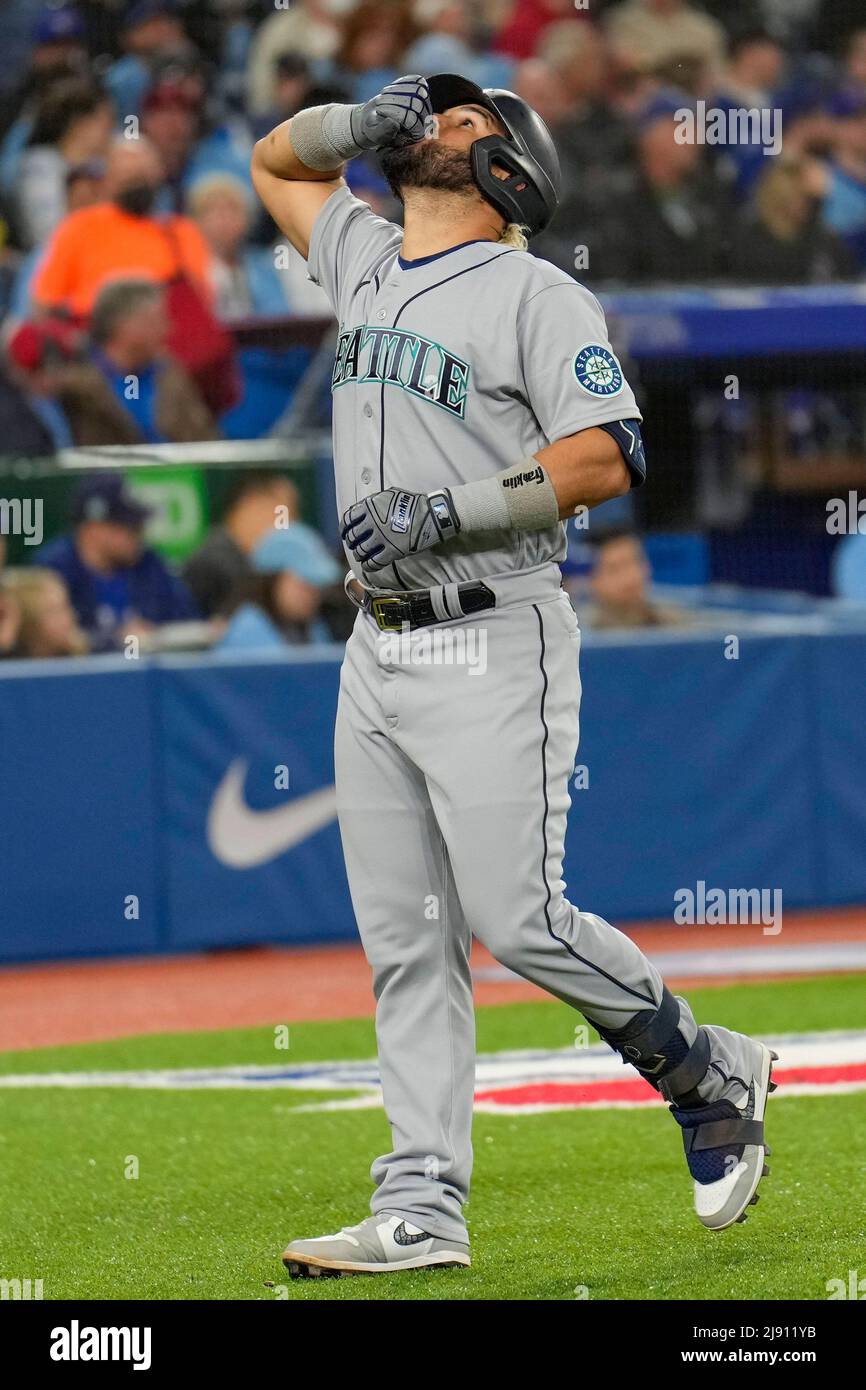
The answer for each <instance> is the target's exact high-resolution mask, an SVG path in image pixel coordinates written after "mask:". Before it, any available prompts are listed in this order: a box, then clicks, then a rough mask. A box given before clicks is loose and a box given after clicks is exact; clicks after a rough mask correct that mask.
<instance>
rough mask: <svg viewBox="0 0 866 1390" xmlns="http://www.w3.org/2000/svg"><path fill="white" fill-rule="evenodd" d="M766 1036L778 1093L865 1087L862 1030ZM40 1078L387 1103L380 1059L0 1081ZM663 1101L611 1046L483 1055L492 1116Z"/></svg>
mask: <svg viewBox="0 0 866 1390" xmlns="http://www.w3.org/2000/svg"><path fill="white" fill-rule="evenodd" d="M763 1041H765V1042H766V1043H767V1044H768V1046H770V1047H772V1049H773V1051H774V1052H778V1053H779V1058H780V1060H779V1062H778V1063H777V1065H776V1067H775V1068H774V1070H773V1077H774V1079H775V1080H776V1081H778V1082H779V1087H780V1089H779V1091H778V1092H777V1097H784V1096H802V1095H841V1094H848V1093H851V1092H853V1091H866V1031H864V1032H851V1033H848V1032H846V1033H808V1034H794V1035H782V1036H778V1037H774V1038H765V1039H763ZM43 1086H53V1087H62V1088H65V1089H77V1088H89V1087H93V1086H100V1087H106V1086H108V1087H124V1088H133V1089H137V1090H171V1091H178V1090H180V1091H193V1090H236V1089H240V1090H288V1091H295V1092H298V1093H303V1092H305V1091H310V1092H314V1093H317V1094H316V1099H315V1101H312V1102H311V1103H309V1104H306V1103H304V1102H303V1101H301V1103H300V1104H299V1105H297V1106H296V1107H295V1109H297V1110H298V1111H299V1112H304V1111H307V1112H309V1111H325V1110H367V1109H378V1108H379V1107H381V1105H382V1088H381V1083H380V1079H379V1067H378V1063H377V1062H376V1061H374V1060H367V1061H360V1062H304V1063H299V1064H298V1065H296V1066H273V1065H272V1066H267V1067H265V1066H243V1065H238V1066H231V1067H201V1068H189V1069H175V1070H159V1071H116V1072H97V1071H91V1072H37V1073H31V1074H29V1075H6V1076H0V1088H18V1087H21V1088H32V1087H43ZM322 1092H332V1093H334V1095H333V1099H326V1100H322V1099H321V1093H322ZM347 1092H348V1093H350V1094H347ZM299 1098H300V1097H299ZM663 1104H664V1102H663V1101H662V1100H661V1099H660V1097H659V1096H658V1094H657V1093H656V1092H655V1091H654V1090H653V1089H652V1087H651V1086H650V1085H649V1084H648V1083H647V1082H646V1081H644V1080H643V1078H642V1077H640V1076H638V1074H637V1073H636V1072H630V1071H629V1070H626V1069H624V1068H623V1066H622V1063H621V1061H620V1059H619V1057H618V1055H616V1054H615V1053H613V1052H611V1051H610V1049H609V1048H607V1047H605V1046H600V1045H595V1046H593V1047H581V1048H574V1047H570V1048H563V1049H557V1050H550V1051H526V1052H496V1053H489V1054H487V1055H486V1056H482V1057H479V1058H478V1065H477V1070H476V1087H475V1109H476V1110H477V1111H480V1112H485V1113H487V1114H491V1115H534V1114H543V1113H545V1112H548V1111H552V1110H575V1109H583V1108H590V1109H631V1108H634V1107H636V1106H646V1105H656V1106H661V1105H663Z"/></svg>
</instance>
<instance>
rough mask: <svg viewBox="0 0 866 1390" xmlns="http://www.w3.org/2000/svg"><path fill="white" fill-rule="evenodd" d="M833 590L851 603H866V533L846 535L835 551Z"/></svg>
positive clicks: (837, 595) (832, 568)
mask: <svg viewBox="0 0 866 1390" xmlns="http://www.w3.org/2000/svg"><path fill="white" fill-rule="evenodd" d="M831 574H832V580H833V592H834V594H835V595H836V597H837V598H844V599H847V600H848V602H849V603H862V604H866V535H861V534H860V533H857V534H855V535H852V536H844V537H843V538H842V540H840V542H839V544H838V545H837V546H836V549H835V550H834V551H833V561H832V566H831Z"/></svg>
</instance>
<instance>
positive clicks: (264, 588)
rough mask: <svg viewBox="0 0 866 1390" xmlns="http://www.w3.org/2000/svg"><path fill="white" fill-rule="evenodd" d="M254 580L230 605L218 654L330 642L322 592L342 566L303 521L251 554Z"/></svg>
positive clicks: (273, 535) (276, 534)
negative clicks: (321, 616)
mask: <svg viewBox="0 0 866 1390" xmlns="http://www.w3.org/2000/svg"><path fill="white" fill-rule="evenodd" d="M252 568H253V577H252V578H251V579H248V580H247V581H246V582H245V583H244V584H243V585H242V586H241V589H240V591H239V593H238V594H237V596H236V598H235V600H234V603H233V605H232V606H231V616H230V618H229V624H228V627H227V628H226V631H225V633H224V635H223V637H222V639H221V641H220V642H219V643H218V644H217V648H216V649H217V650H218V651H251V650H261V649H263V648H279V647H282V646H285V645H286V644H291V645H296V644H298V643H304V642H329V641H330V640H331V636H330V633H329V631H328V628H327V626H326V625H325V624H324V623H323V622H322V621H321V619H319V617H318V613H319V608H320V605H321V594H322V590H323V588H325V587H326V586H327V585H329V584H333V583H334V582H335V580H336V579H337V576H338V574H339V568H338V566H337V562H336V560H335V559H334V557H333V556H332V555H331V554H330V552H329V551H328V549H327V547H326V546H325V543H324V541H323V540H322V538H321V536H319V534H318V533H317V532H316V531H314V530H313V529H312V527H310V526H305V525H304V523H303V522H302V521H294V522H292V523H291V525H290V526H288V527H286V529H285V530H281V531H271V532H270V533H269V534H268V535H267V536H265V537H264V538H263V539H262V540H261V541H260V542H259V544H258V545H257V546H256V548H255V550H254V551H253V554H252Z"/></svg>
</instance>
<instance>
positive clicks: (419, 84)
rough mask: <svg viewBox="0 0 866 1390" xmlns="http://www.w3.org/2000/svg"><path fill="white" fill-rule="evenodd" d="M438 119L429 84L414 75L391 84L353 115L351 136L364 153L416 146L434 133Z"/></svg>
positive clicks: (353, 109)
mask: <svg viewBox="0 0 866 1390" xmlns="http://www.w3.org/2000/svg"><path fill="white" fill-rule="evenodd" d="M434 124H435V117H434V115H433V108H432V105H431V102H430V93H429V91H428V89H427V81H426V79H425V78H423V77H419V76H417V75H412V76H409V77H398V78H397V81H396V82H389V84H388V86H387V87H383V89H382V91H381V92H379V94H378V96H375V97H372V98H371V99H370V101H367V102H365V103H364V105H363V106H361V105H359V106H354V107H353V108H352V114H351V125H352V137H353V139H354V140H355V142H356V143H357V145H358V146H359V148H360V149H362V150H387V149H394V148H396V147H398V146H400V145H416V144H417V143H418V141H419V140H423V139H424V136H425V135H430V134H432V132H433V128H434Z"/></svg>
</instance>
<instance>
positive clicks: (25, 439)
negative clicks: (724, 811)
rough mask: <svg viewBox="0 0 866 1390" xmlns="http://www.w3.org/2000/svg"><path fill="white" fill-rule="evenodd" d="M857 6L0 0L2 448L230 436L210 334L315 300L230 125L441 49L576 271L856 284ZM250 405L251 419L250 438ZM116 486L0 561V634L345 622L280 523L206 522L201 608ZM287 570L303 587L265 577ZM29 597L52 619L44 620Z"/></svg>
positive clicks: (861, 223) (865, 251)
mask: <svg viewBox="0 0 866 1390" xmlns="http://www.w3.org/2000/svg"><path fill="white" fill-rule="evenodd" d="M858 9H861V7H858V5H856V4H853V3H850V0H590V3H583V0H517V2H516V3H515V0H293V3H289V2H288V0H78V3H74V4H71V3H57V4H54V5H48V6H46V5H45V4H44V3H37V0H5V3H4V15H3V30H4V45H5V56H6V62H5V63H4V65H3V69H2V71H0V242H2V245H0V331H2V339H0V341H2V347H0V432H2V438H3V440H4V450H5V451H7V452H9V453H14V454H17V455H24V456H35V455H38V454H45V453H50V452H53V451H54V450H55V449H57V448H59V447H64V446H69V445H98V444H117V445H128V444H135V443H164V442H177V443H185V442H189V441H192V440H201V439H213V438H217V437H220V436H221V435H229V436H231V435H233V434H234V436H235V437H238V432H240V433H241V434H242V435H248V434H250V433H252V432H253V431H252V430H251V429H250V415H249V411H247V414H246V415H244V414H243V413H241V416H240V417H239V418H240V420H241V422H242V423H237V419H236V415H235V414H234V413H233V412H236V411H237V410H238V408H239V404H242V402H243V400H244V397H246V398H247V400H248V401H249V400H250V399H253V388H252V384H251V383H252V377H251V375H250V373H251V372H252V371H253V369H254V367H255V360H253V359H251V358H246V357H245V356H244V353H243V351H239V350H238V348H237V346H236V342H235V339H234V336H233V333H232V329H233V327H236V326H237V325H238V323H239V322H243V321H248V320H251V319H254V320H255V319H259V320H267V319H285V318H286V317H287V316H294V317H298V318H304V317H309V316H321V315H328V314H329V312H330V311H329V308H328V305H327V303H326V301H325V299H324V296H323V293H322V291H321V290H320V289H319V288H318V287H317V286H315V285H314V284H312V282H310V281H309V279H308V278H307V275H306V268H305V265H304V263H303V261H302V260H301V258H300V257H299V256H298V255H297V253H296V252H295V251H294V250H293V249H292V248H291V247H289V246H288V245H287V243H286V241H285V238H283V237H282V236H281V235H280V234H279V231H278V229H277V228H275V226H274V225H273V224H272V223H271V222H270V220H269V219H268V217H267V215H266V214H265V213H264V211H263V209H262V208H261V206H260V205H259V204H258V202H257V200H256V199H255V198H254V196H253V192H252V187H251V184H250V178H249V158H250V152H251V148H252V144H253V142H254V141H255V140H256V139H257V138H259V137H260V136H261V135H263V134H264V133H266V132H267V131H268V130H269V129H270V128H272V127H273V126H274V125H276V124H277V123H279V122H280V121H282V120H285V119H286V118H288V117H290V116H291V115H292V114H294V113H295V112H297V111H298V110H300V109H302V108H303V107H304V106H308V105H313V104H321V103H324V102H328V101H351V102H356V101H364V100H366V99H368V98H369V97H370V96H372V95H374V94H375V93H376V91H378V90H379V89H380V88H381V87H382V86H383V85H384V84H385V83H386V82H388V81H389V80H391V79H392V78H393V77H395V76H397V75H399V74H400V73H404V72H421V73H432V72H437V71H459V72H462V73H464V74H465V75H467V76H469V77H471V78H473V79H475V80H476V81H478V82H479V83H481V84H482V85H483V86H493V87H497V86H502V87H508V88H511V89H513V90H515V91H517V92H519V93H520V94H521V95H523V96H524V97H525V98H526V99H527V100H528V101H530V102H531V103H532V104H533V105H534V106H535V107H536V108H537V109H538V110H539V111H540V112H541V114H542V115H543V116H544V118H545V119H546V120H547V122H548V124H549V125H550V127H551V129H552V131H553V133H554V136H555V139H556V142H557V146H558V149H559V151H560V157H561V162H562V170H563V196H562V201H561V206H560V208H559V211H558V213H557V215H556V217H555V219H554V221H553V222H552V223H551V225H550V226H549V227H548V228H547V229H546V230H545V232H544V233H543V234H542V235H540V236H539V237H538V238H536V239H535V240H534V241H533V244H532V249H533V251H535V252H536V253H537V254H539V255H541V256H544V257H546V258H547V259H549V260H551V261H553V262H554V263H555V264H557V265H559V266H560V267H562V268H563V269H564V270H566V271H568V272H570V273H573V274H576V275H577V276H578V278H580V279H581V280H583V281H584V282H586V283H587V284H589V285H590V286H591V287H592V288H594V289H596V288H599V289H603V288H604V287H608V286H617V285H625V286H628V287H629V288H633V287H643V286H654V285H664V286H671V285H677V284H696V283H697V284H699V283H726V282H730V283H741V284H761V285H770V284H795V285H796V284H820V283H826V282H832V281H836V280H842V279H852V280H856V279H858V278H862V276H863V275H864V273H866V11H863V10H862V9H861V12H860V14H859V15H858ZM746 108H748V109H760V110H763V111H766V112H768V113H776V114H777V115H778V116H779V119H780V120H781V123H782V127H781V128H782V132H783V138H782V140H781V143H780V144H779V145H778V146H775V145H774V147H773V151H772V157H769V151H768V148H767V138H766V134H767V133H766V131H763V132H757V131H756V130H755V129H752V130H751V132H750V134H749V135H748V137H747V138H741V139H738V140H736V141H734V142H730V141H728V142H726V143H720V144H712V143H708V142H706V141H702V140H701V139H694V140H686V141H683V140H682V139H681V138H680V135H681V128H682V113H683V111H684V110H687V111H691V112H693V113H694V114H695V116H696V117H697V116H698V115H699V114H700V113H701V112H703V113H705V112H706V111H708V110H712V111H714V112H722V113H735V112H736V111H738V110H741V109H746ZM347 179H348V181H349V183H350V185H351V187H352V188H353V190H354V191H355V192H356V194H357V195H358V196H359V197H361V198H364V199H365V200H367V201H368V202H369V203H370V204H371V206H373V207H374V208H375V209H376V210H378V211H381V212H382V213H384V214H385V215H387V216H389V217H392V218H394V219H397V220H399V216H400V207H399V203H398V202H397V200H396V199H395V198H394V196H393V194H392V192H391V190H390V189H389V188H388V186H387V184H386V182H385V181H384V179H383V178H382V176H381V174H380V172H379V171H378V169H377V167H376V166H375V164H374V163H373V162H365V161H364V160H356V161H353V163H352V164H351V165H350V166H349V167H348V169H347ZM637 229H639V234H638V231H637ZM298 351H299V352H301V354H302V355H303V351H304V350H302V349H299V350H298ZM296 376H297V372H295V376H294V378H293V379H296ZM287 391H288V387H287ZM272 424H273V417H270V418H269V417H268V416H267V414H266V413H262V414H261V419H260V425H261V429H260V431H259V432H265V431H266V430H267V429H268V428H269V427H270V426H271V425H272ZM88 488H89V489H90V490H89V491H88ZM100 489H101V490H100ZM253 492H255V487H253ZM258 501H259V502H260V501H261V496H259V499H258ZM248 503H249V498H247V502H246V503H244V500H243V498H241V505H242V509H243V506H244V505H247V504H248ZM133 505H134V504H133V503H132V502H131V501H130V499H129V498H127V497H126V494H125V493H124V490H123V486H122V484H121V483H120V482H119V480H118V482H117V483H116V484H114V483H112V484H110V485H108V486H106V484H105V480H102V483H101V484H100V485H94V486H91V484H90V483H88V482H87V481H85V484H84V485H83V487H82V489H81V490H80V491H79V493H77V494H76V500H75V502H74V505H73V512H72V514H71V515H70V518H69V523H70V530H69V535H68V536H67V537H66V538H61V539H60V540H57V539H54V540H52V541H51V542H50V543H49V544H48V545H47V546H46V547H45V548H44V552H43V553H40V554H37V556H36V563H35V566H34V568H33V573H32V574H31V575H30V576H29V578H27V579H24V578H22V577H21V576H20V575H19V576H18V578H13V577H9V576H7V579H6V581H5V582H4V583H3V591H2V598H0V654H2V653H3V652H4V651H5V652H6V653H7V654H8V653H10V652H17V653H20V652H21V651H22V650H23V651H25V652H30V653H32V654H43V649H44V647H45V644H46V642H47V643H48V645H49V646H51V647H52V649H53V648H54V647H58V646H59V647H60V649H61V650H69V651H76V650H85V649H91V650H99V649H103V648H104V646H105V645H106V644H110V643H111V642H112V641H114V640H115V639H116V635H117V632H118V631H119V628H120V626H122V625H123V623H124V622H126V624H127V626H126V630H127V631H128V630H129V616H130V614H132V616H133V617H134V619H135V621H136V622H138V623H140V624H141V626H142V628H144V627H145V626H150V627H152V626H154V625H159V624H161V623H165V622H169V621H177V620H179V619H188V618H190V617H191V616H193V615H195V614H198V615H199V616H201V617H203V618H205V619H211V618H213V617H214V616H215V615H216V616H218V617H219V618H220V620H221V621H224V622H225V623H226V624H227V627H226V632H228V633H229V634H231V633H232V632H233V633H234V638H232V637H231V635H230V636H229V637H228V638H225V639H224V638H223V637H222V636H221V637H220V640H235V639H237V641H238V642H243V641H244V640H247V639H248V638H249V636H250V634H251V633H255V632H258V634H259V636H260V637H261V636H263V634H264V633H265V632H266V630H270V632H271V635H273V633H274V632H278V633H281V634H282V635H283V637H284V638H286V639H287V640H315V639H316V638H318V637H321V636H323V635H328V634H329V633H330V635H333V633H334V631H338V630H340V629H341V624H342V623H343V621H344V619H341V618H340V617H339V616H338V617H337V618H335V620H334V621H335V623H336V628H332V629H328V626H327V623H325V622H324V620H323V619H322V618H321V617H320V614H319V606H320V600H321V594H322V593H323V592H326V590H327V588H328V585H329V584H330V583H331V582H332V581H333V575H331V570H330V567H329V565H328V563H326V561H327V560H328V559H329V557H328V556H327V555H326V554H325V553H324V552H323V550H322V548H321V546H320V545H319V546H317V544H316V543H315V538H311V537H310V536H309V535H308V534H306V532H305V529H304V528H303V527H302V523H301V522H300V521H299V519H298V518H297V517H296V516H295V517H294V519H293V522H292V525H293V526H295V527H301V528H302V529H301V530H296V531H295V532H294V535H293V538H292V543H287V542H286V541H285V537H282V538H280V540H279V544H277V543H276V542H275V541H274V539H273V537H272V538H271V541H272V544H271V545H270V547H269V546H267V545H265V546H264V549H263V551H262V553H261V554H260V553H259V551H258V549H257V544H258V542H260V541H261V540H262V537H258V540H257V542H256V543H249V544H248V543H247V541H246V540H245V541H244V543H243V544H242V545H238V541H237V536H236V535H235V534H234V532H233V529H232V527H233V525H234V522H233V519H232V516H231V515H230V514H229V515H227V518H226V520H225V522H224V524H223V526H222V527H221V528H220V530H219V531H218V532H215V533H214V536H213V537H212V538H211V540H210V541H209V542H208V543H207V544H208V546H209V547H210V551H209V556H208V557H206V559H208V563H210V561H213V562H215V563H216V562H219V563H218V564H217V568H219V565H220V564H222V565H223V566H224V567H225V570H226V575H228V574H229V572H232V571H233V575H232V583H231V584H230V585H227V587H225V591H224V592H222V591H221V597H220V601H219V604H217V605H212V603H211V596H212V593H213V590H214V584H213V581H212V579H205V580H203V579H202V575H203V574H206V573H207V571H208V565H207V564H206V563H205V562H204V561H203V560H200V562H199V563H198V565H196V564H193V565H192V566H191V567H190V569H189V570H188V573H187V581H188V582H185V581H184V580H182V579H180V578H179V577H176V576H173V575H169V574H168V572H167V571H166V572H165V573H164V574H161V573H159V571H160V569H164V567H163V566H162V562H161V561H159V560H157V557H156V556H155V555H154V554H153V552H151V551H148V550H147V549H146V547H145V546H144V544H143V541H142V527H143V522H144V518H142V517H141V516H140V515H136V516H133V515H132V513H131V512H130V510H129V508H130V507H131V506H133ZM94 509H95V511H94ZM94 527H95V528H96V529H95V530H94V529H93V528H94ZM100 528H102V529H101V530H100ZM106 528H107V529H106ZM272 529H273V528H271V530H272ZM241 530H242V531H243V534H244V536H246V534H247V533H246V530H245V529H244V527H243V526H242V528H241ZM286 534H287V535H288V534H289V533H288V532H287V533H286ZM0 539H2V538H0ZM267 539H268V538H267V537H265V540H267ZM106 547H107V548H106ZM621 554H622V555H625V549H624V548H622V549H621ZM241 557H242V558H243V565H240V558H241ZM632 559H634V557H632ZM290 561H291V564H290V563H289V562H290ZM292 566H294V567H295V568H294V569H292ZM142 567H144V569H145V570H147V575H146V582H145V579H143V578H142V573H141V570H142ZM631 568H632V571H633V572H637V569H639V568H640V564H639V559H638V560H635V562H634V563H633V564H632V565H631ZM84 571H86V573H84ZM289 573H291V574H294V575H295V577H296V578H298V583H299V585H300V586H303V585H306V586H307V590H308V591H309V592H302V589H301V588H300V587H298V585H296V586H295V587H294V589H293V588H292V585H291V584H289V583H282V582H278V581H277V578H275V576H280V575H284V574H289ZM136 576H137V577H136ZM221 583H222V581H220V584H221ZM220 584H218V585H217V586H216V587H217V588H219V587H220ZM155 595H158V596H159V601H158V602H157V600H156V598H155ZM61 597H62V598H63V600H64V603H65V605H66V610H67V611H64V612H62V613H61V609H62V608H63V604H62V603H61ZM326 606H327V605H326ZM638 608H640V604H638ZM217 609H219V613H218V614H217V611H216V610H217ZM252 609H255V613H256V615H257V616H256V618H255V619H253V618H252V617H251V616H250V614H251V611H252ZM13 611H15V612H17V613H18V615H19V619H18V622H19V625H18V628H17V629H16V630H15V634H14V637H10V634H12V632H13V628H12V618H11V616H10V615H12V614H13ZM34 613H35V614H38V613H42V614H43V615H44V614H46V613H47V614H49V618H48V619H47V626H48V636H46V635H45V634H44V633H42V632H41V629H40V623H39V622H35V621H33V620H32V615H33V614H34ZM238 613H241V615H243V613H246V618H245V619H243V620H241V619H239V618H238V617H237V615H238ZM52 614H53V616H50V615H52ZM28 615H31V616H28ZM259 618H260V619H261V620H262V621H261V622H259ZM115 620H116V621H115ZM28 634H29V635H28ZM238 634H240V635H238ZM244 634H246V637H245V635H244ZM52 644H53V645H52Z"/></svg>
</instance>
